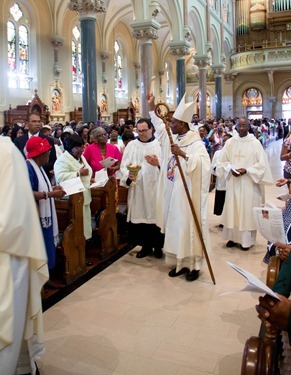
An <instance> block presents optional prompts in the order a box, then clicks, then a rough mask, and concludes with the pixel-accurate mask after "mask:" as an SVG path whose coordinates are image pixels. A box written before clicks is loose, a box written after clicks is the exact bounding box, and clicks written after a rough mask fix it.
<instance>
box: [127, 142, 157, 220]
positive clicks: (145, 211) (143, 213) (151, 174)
mask: <svg viewBox="0 0 291 375" xmlns="http://www.w3.org/2000/svg"><path fill="white" fill-rule="evenodd" d="M160 153H161V148H160V145H159V142H158V141H157V140H156V139H154V140H153V141H151V142H141V141H139V140H138V139H135V140H134V141H131V142H129V143H128V145H127V146H126V147H125V149H124V153H123V156H122V160H121V165H120V185H121V186H125V187H127V188H128V189H129V190H128V197H127V204H128V208H127V221H128V222H129V221H130V222H132V223H134V224H141V223H145V224H156V205H155V202H156V197H157V182H158V177H159V173H160V170H159V168H158V167H156V166H153V165H151V164H149V163H148V162H147V161H146V160H145V156H146V155H156V156H157V157H158V159H160ZM129 164H137V165H140V166H141V169H140V171H139V172H138V177H137V185H132V184H131V185H130V186H128V185H127V184H126V180H127V178H128V174H129V171H128V169H127V166H128V165H129Z"/></svg>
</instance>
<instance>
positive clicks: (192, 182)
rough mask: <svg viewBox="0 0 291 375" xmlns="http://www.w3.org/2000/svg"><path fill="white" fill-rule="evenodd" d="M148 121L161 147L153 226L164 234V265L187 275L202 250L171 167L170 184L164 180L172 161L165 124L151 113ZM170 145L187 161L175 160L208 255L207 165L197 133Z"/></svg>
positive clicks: (178, 179)
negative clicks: (154, 224)
mask: <svg viewBox="0 0 291 375" xmlns="http://www.w3.org/2000/svg"><path fill="white" fill-rule="evenodd" d="M150 116H151V121H152V123H153V124H154V127H155V129H156V132H155V136H156V138H157V139H158V141H159V142H160V144H161V147H162V161H161V175H160V178H159V185H158V193H159V196H158V201H157V207H158V209H157V215H158V216H157V225H158V226H159V227H160V228H161V231H162V233H165V243H164V252H165V253H166V262H167V263H168V264H171V265H175V266H176V272H179V270H180V269H181V268H183V267H187V268H189V269H190V271H192V270H194V269H196V270H199V269H200V266H201V259H202V257H203V246H202V244H201V241H200V238H199V234H198V231H197V228H196V225H195V222H194V219H193V215H192V212H191V209H190V205H189V201H188V199H187V196H186V192H185V188H184V185H183V181H182V178H181V175H180V172H179V170H178V167H175V172H174V181H170V180H169V179H168V177H167V169H168V163H169V161H170V159H171V158H172V156H173V155H172V153H171V145H170V141H169V137H168V134H167V131H166V128H165V124H164V123H163V122H162V120H161V119H160V118H158V117H157V116H156V115H155V113H154V112H152V111H151V112H150ZM173 140H174V143H176V144H178V146H179V147H180V148H181V149H182V150H183V151H184V152H185V153H187V154H188V155H189V158H188V161H186V160H185V159H184V158H181V157H180V158H179V159H180V163H181V167H182V170H183V172H184V176H185V180H186V184H187V187H188V190H189V193H190V196H191V199H192V202H193V205H194V209H195V212H196V215H197V219H198V222H199V224H200V228H201V232H202V237H203V242H204V244H205V247H206V250H207V251H211V243H210V236H209V228H208V194H209V184H210V175H211V163H210V158H209V155H208V153H207V151H206V148H205V146H204V143H203V141H202V140H201V138H200V135H199V133H198V132H197V131H196V130H194V131H192V130H190V131H188V132H187V134H186V136H185V137H183V138H182V139H181V140H178V136H177V135H173Z"/></svg>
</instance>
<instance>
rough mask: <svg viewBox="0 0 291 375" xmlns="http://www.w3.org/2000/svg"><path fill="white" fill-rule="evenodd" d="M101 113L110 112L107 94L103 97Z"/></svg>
mask: <svg viewBox="0 0 291 375" xmlns="http://www.w3.org/2000/svg"><path fill="white" fill-rule="evenodd" d="M100 107H101V113H102V114H105V113H107V112H108V101H107V96H106V94H104V93H103V94H102V95H101V106H100Z"/></svg>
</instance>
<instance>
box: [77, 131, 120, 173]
mask: <svg viewBox="0 0 291 375" xmlns="http://www.w3.org/2000/svg"><path fill="white" fill-rule="evenodd" d="M107 141H108V136H107V133H106V131H105V130H104V129H103V128H102V127H98V128H96V129H94V130H93V131H92V143H91V144H90V145H89V146H88V147H86V150H85V151H84V156H85V158H86V160H87V161H88V163H89V164H90V166H91V168H92V170H93V173H94V174H95V172H97V171H100V170H101V169H103V168H104V165H103V164H104V163H103V162H105V161H107V162H108V164H106V165H108V166H107V173H108V176H109V177H110V176H114V177H115V172H116V171H118V170H119V169H120V162H121V159H122V154H121V152H120V151H119V149H118V148H117V147H116V146H115V145H113V144H110V143H108V142H107ZM110 161H111V162H110Z"/></svg>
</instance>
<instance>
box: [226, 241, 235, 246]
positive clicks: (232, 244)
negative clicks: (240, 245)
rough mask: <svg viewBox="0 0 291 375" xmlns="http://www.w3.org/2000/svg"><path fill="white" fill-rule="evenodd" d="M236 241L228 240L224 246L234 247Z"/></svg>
mask: <svg viewBox="0 0 291 375" xmlns="http://www.w3.org/2000/svg"><path fill="white" fill-rule="evenodd" d="M235 245H236V243H235V242H233V241H228V242H227V244H226V247H235Z"/></svg>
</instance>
